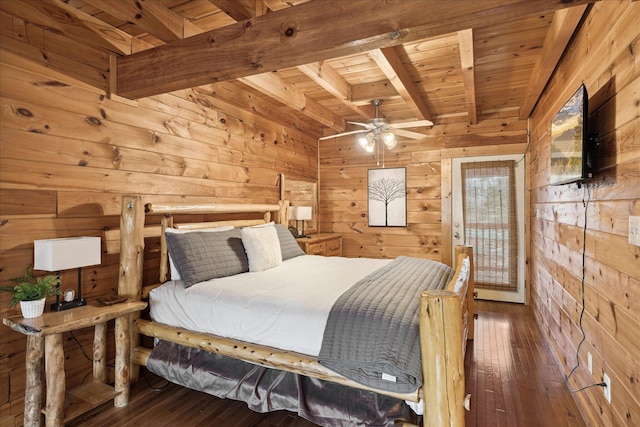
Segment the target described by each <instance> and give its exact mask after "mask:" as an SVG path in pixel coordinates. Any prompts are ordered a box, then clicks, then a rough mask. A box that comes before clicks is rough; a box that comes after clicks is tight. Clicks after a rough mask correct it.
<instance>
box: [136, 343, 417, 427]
mask: <svg viewBox="0 0 640 427" xmlns="http://www.w3.org/2000/svg"><path fill="white" fill-rule="evenodd" d="M147 368H148V369H149V371H151V372H153V373H154V374H156V375H159V376H161V377H163V378H165V379H167V380H168V381H171V382H173V383H176V384H179V385H182V386H185V387H188V388H190V389H194V390H199V391H203V392H206V393H208V394H211V395H214V396H216V397H219V398H222V399H233V400H240V401H244V402H246V403H247V406H248V407H249V408H250V409H252V410H254V411H256V412H270V411H277V410H287V411H291V412H294V413H297V414H298V415H299V416H301V417H302V418H305V419H307V420H309V421H311V422H313V423H315V424H318V425H321V426H326V427H355V426H371V427H376V426H379V427H391V426H393V425H394V420H401V421H405V422H411V423H414V424H417V423H418V416H417V415H416V414H415V412H413V411H412V410H411V409H410V408H409V406H408V405H407V404H406V403H405V402H404V401H403V400H399V399H396V398H392V397H388V396H383V395H380V394H378V393H374V392H371V391H365V390H358V389H354V388H351V387H347V386H343V385H340V384H336V383H331V382H327V381H323V380H320V379H316V378H310V377H306V376H303V375H298V374H293V373H290V372H285V371H280V370H276V369H270V368H265V367H262V366H258V365H254V364H251V363H248V362H243V361H241V360H237V359H233V358H230V357H226V356H221V355H219V354H214V353H209V352H207V351H204V350H200V349H196V348H191V347H186V346H182V345H179V344H175V343H171V342H167V341H159V342H158V343H157V344H156V346H155V347H154V349H153V351H152V352H151V356H150V358H149V361H148V363H147Z"/></svg>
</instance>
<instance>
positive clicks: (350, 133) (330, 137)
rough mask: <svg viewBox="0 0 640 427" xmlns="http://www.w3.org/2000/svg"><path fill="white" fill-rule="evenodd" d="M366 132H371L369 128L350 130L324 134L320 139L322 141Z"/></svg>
mask: <svg viewBox="0 0 640 427" xmlns="http://www.w3.org/2000/svg"><path fill="white" fill-rule="evenodd" d="M364 132H369V130H368V129H361V130H352V131H350V132H342V133H337V134H335V135H329V136H322V137H320V138H318V141H322V140H323V139H332V138H339V137H341V136H345V135H353V134H354V133H364Z"/></svg>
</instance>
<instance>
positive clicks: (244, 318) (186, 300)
mask: <svg viewBox="0 0 640 427" xmlns="http://www.w3.org/2000/svg"><path fill="white" fill-rule="evenodd" d="M390 261H391V260H388V259H369V258H340V257H322V256H314V255H302V256H298V257H296V258H292V259H290V260H287V261H284V262H283V263H282V265H280V266H278V267H275V268H272V269H270V270H266V271H261V272H257V273H243V274H238V275H235V276H230V277H224V278H220V279H213V280H210V281H207V282H202V283H198V284H196V285H193V286H191V287H190V288H188V289H185V288H184V285H183V282H181V281H171V282H167V283H165V284H163V285H162V286H160V287H158V288H156V289H154V290H153V291H152V292H151V295H150V297H149V301H150V307H151V318H152V319H153V320H154V321H157V322H161V323H164V324H167V325H170V326H179V327H183V328H186V329H189V330H193V331H198V332H207V333H212V334H215V335H218V336H222V337H228V338H235V339H239V340H242V341H247V342H252V343H255V344H261V345H267V346H271V347H276V348H279V349H282V350H290V351H295V352H298V353H303V354H308V355H311V356H317V355H318V353H319V352H320V345H321V344H322V335H323V332H324V329H325V325H326V323H327V317H328V315H329V311H330V310H331V307H332V306H333V303H334V302H335V301H336V299H337V298H338V297H339V296H340V295H341V294H342V293H343V292H344V291H345V290H347V289H348V288H349V287H350V286H351V285H353V284H354V283H356V282H357V281H358V280H360V279H361V278H363V277H365V276H366V275H368V274H369V273H371V272H373V271H374V270H376V269H378V268H380V267H382V266H384V265H386V264H387V263H389V262H390Z"/></svg>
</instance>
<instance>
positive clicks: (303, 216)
mask: <svg viewBox="0 0 640 427" xmlns="http://www.w3.org/2000/svg"><path fill="white" fill-rule="evenodd" d="M289 213H290V217H291V219H295V220H296V229H298V221H302V234H301V235H300V236H298V237H307V236H305V234H304V222H305V220H309V219H311V206H291V207H290V208H289Z"/></svg>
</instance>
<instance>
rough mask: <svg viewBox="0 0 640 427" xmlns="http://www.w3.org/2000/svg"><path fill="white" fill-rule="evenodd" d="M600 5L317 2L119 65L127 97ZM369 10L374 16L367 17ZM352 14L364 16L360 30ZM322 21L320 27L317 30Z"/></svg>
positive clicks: (553, 0) (558, 0)
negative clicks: (454, 4)
mask: <svg viewBox="0 0 640 427" xmlns="http://www.w3.org/2000/svg"><path fill="white" fill-rule="evenodd" d="M593 1H596V0H573V1H572V3H567V2H566V0H537V1H535V2H532V1H526V0H516V1H513V2H510V3H507V4H505V3H504V2H503V1H499V0H485V1H481V2H458V3H456V7H455V8H453V7H451V5H450V4H449V3H448V2H442V1H440V0H430V1H420V2H402V4H399V0H395V1H394V0H388V1H382V0H378V1H374V0H351V1H348V2H345V1H340V0H326V1H320V2H316V1H312V2H308V3H304V4H301V5H298V6H295V7H290V8H288V9H283V10H281V11H278V12H273V13H267V14H266V15H263V16H260V17H258V18H255V19H251V20H249V21H244V22H238V23H236V24H232V25H229V26H227V27H224V28H219V29H216V30H212V31H208V32H205V33H202V34H200V35H196V36H193V37H189V38H188V39H184V40H179V41H175V42H171V43H167V44H166V45H163V46H159V47H156V48H154V49H150V50H147V51H143V52H138V53H136V54H133V55H128V56H123V57H121V58H119V59H118V90H119V94H120V95H122V96H125V97H128V98H137V97H142V96H150V95H153V94H157V93H163V92H170V91H172V90H176V89H180V88H187V87H194V86H200V85H203V84H207V83H214V82H216V81H224V80H231V79H235V78H238V77H244V76H249V75H254V74H260V73H264V72H265V71H271V70H277V69H282V68H286V67H296V66H299V65H302V64H307V63H311V62H316V61H322V60H327V59H330V58H336V57H340V56H346V55H349V54H354V53H358V52H366V51H370V50H373V49H378V48H384V47H389V46H394V45H398V44H400V43H405V42H409V41H413V40H419V39H424V38H429V37H433V36H437V35H440V34H446V33H451V32H455V31H459V30H464V29H466V28H473V27H475V26H488V25H492V24H494V23H500V22H504V21H505V20H510V19H517V18H520V17H523V16H529V15H532V14H536V13H547V12H549V11H553V10H557V9H562V8H566V7H568V6H570V5H576V4H585V3H589V2H593ZM362 10H367V11H368V13H366V14H363V13H361V11H362ZM353 16H358V17H359V21H358V23H357V24H358V25H354V22H353V18H352V17H353ZM318 23H322V25H318Z"/></svg>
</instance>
